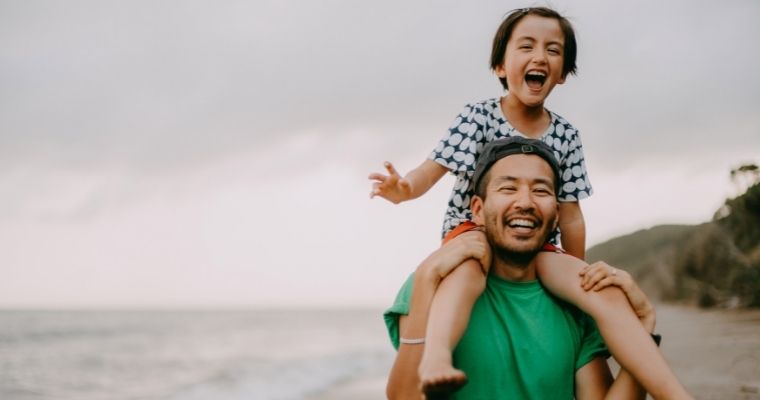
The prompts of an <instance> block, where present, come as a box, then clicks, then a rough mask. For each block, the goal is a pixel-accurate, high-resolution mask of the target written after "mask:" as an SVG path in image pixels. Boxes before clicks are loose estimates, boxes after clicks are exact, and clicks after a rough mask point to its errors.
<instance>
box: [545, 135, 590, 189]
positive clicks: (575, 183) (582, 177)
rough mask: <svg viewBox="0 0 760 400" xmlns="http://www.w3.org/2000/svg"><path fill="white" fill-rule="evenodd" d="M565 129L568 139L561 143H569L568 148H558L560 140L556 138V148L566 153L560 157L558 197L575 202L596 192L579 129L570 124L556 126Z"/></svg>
mask: <svg viewBox="0 0 760 400" xmlns="http://www.w3.org/2000/svg"><path fill="white" fill-rule="evenodd" d="M555 129H557V130H563V132H562V134H564V136H565V137H566V141H565V142H564V143H563V144H562V145H561V146H565V145H567V150H566V151H565V149H562V148H561V147H560V148H559V149H557V144H558V143H559V141H557V140H555V146H554V148H555V150H557V151H559V152H561V153H562V154H564V158H561V159H560V174H561V175H562V176H561V182H560V190H559V194H558V196H557V198H558V199H559V201H561V202H574V201H578V200H582V199H585V198H586V197H589V196H591V195H592V194H593V193H594V190H593V188H592V187H591V181H589V179H588V173H587V172H586V158H585V156H584V155H583V144H582V143H581V137H580V135H579V134H578V131H577V130H576V129H575V128H574V127H573V126H572V125H570V124H559V125H557V127H556V128H555Z"/></svg>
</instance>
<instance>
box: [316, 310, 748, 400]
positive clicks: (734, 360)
mask: <svg viewBox="0 0 760 400" xmlns="http://www.w3.org/2000/svg"><path fill="white" fill-rule="evenodd" d="M657 310H658V311H657V331H658V332H659V333H660V334H661V335H662V337H663V341H662V347H661V348H662V351H663V353H664V355H665V358H666V359H667V360H668V363H669V364H670V366H671V368H672V369H673V370H674V372H675V373H676V375H677V376H678V378H679V379H680V380H681V382H683V383H684V385H685V386H686V388H687V389H688V390H689V392H690V393H691V394H692V395H693V396H694V398H696V399H699V400H760V310H700V309H696V308H692V307H684V306H672V305H658V306H657ZM384 391H385V376H382V375H377V374H376V375H368V376H363V377H360V378H357V379H354V380H352V381H348V382H343V383H341V384H339V385H335V386H333V387H331V388H330V390H329V391H327V392H324V393H321V394H320V395H319V396H317V397H315V398H314V400H348V399H354V400H381V399H385V395H384Z"/></svg>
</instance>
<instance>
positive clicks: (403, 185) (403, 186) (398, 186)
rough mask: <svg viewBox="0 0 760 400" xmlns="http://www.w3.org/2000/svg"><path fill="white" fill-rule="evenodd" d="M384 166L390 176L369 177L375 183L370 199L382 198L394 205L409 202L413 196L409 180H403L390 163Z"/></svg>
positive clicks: (373, 175) (372, 175)
mask: <svg viewBox="0 0 760 400" xmlns="http://www.w3.org/2000/svg"><path fill="white" fill-rule="evenodd" d="M384 165H385V169H386V170H388V175H383V174H379V173H372V174H370V175H369V179H370V180H373V181H375V182H374V183H373V184H372V191H371V192H370V194H369V197H370V198H373V197H375V196H380V197H382V198H384V199H386V200H388V201H390V202H391V203H393V204H398V203H401V202H402V201H405V200H409V199H410V198H411V196H412V185H411V184H410V183H409V180H407V179H405V178H402V177H401V175H399V173H398V172H397V171H396V169H395V168H393V164H391V163H390V162H388V161H386V162H385V164H384Z"/></svg>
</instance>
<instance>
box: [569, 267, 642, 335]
mask: <svg viewBox="0 0 760 400" xmlns="http://www.w3.org/2000/svg"><path fill="white" fill-rule="evenodd" d="M578 275H580V276H581V287H582V288H583V290H594V291H600V290H602V289H604V288H606V287H607V286H617V287H619V288H620V289H621V290H622V291H623V293H625V295H626V297H628V302H629V303H630V304H631V307H633V310H634V312H636V315H638V317H639V318H640V319H641V320H642V322H644V324H645V326H646V325H651V328H649V329H650V330H651V329H653V328H654V318H655V316H654V307H653V306H652V303H650V302H649V298H648V297H647V295H646V294H644V292H643V291H642V290H641V288H640V287H639V285H637V284H636V282H635V281H634V280H633V278H632V277H631V274H629V273H628V272H626V271H624V270H622V269H618V268H615V267H613V266H611V265H609V264H607V263H605V262H603V261H599V262H595V263H593V264H591V265H587V266H585V267H584V268H583V269H582V270H580V272H578Z"/></svg>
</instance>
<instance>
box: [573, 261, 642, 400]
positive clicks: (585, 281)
mask: <svg viewBox="0 0 760 400" xmlns="http://www.w3.org/2000/svg"><path fill="white" fill-rule="evenodd" d="M578 274H579V275H580V276H581V287H582V288H583V289H584V290H586V291H588V290H593V291H596V292H598V291H600V290H602V289H604V288H605V287H608V286H617V287H619V288H620V289H622V290H623V292H624V293H625V295H626V297H627V298H628V303H630V304H631V307H633V311H634V312H635V313H636V315H637V316H638V317H639V321H641V325H642V326H643V327H644V329H646V331H647V332H649V333H652V332H654V326H655V311H654V307H653V306H652V303H650V302H649V298H648V297H647V296H646V294H645V293H644V292H643V291H642V290H641V288H639V286H638V285H637V284H636V282H635V281H634V280H633V278H632V277H631V275H630V274H629V273H628V272H626V271H623V270H620V269H617V268H614V267H612V266H610V265H608V264H606V263H604V262H597V263H594V264H592V265H587V266H585V267H583V269H581V270H580V272H579V273H578ZM602 376H606V379H611V376H610V375H602ZM579 377H580V378H581V379H583V378H582V377H581V376H580V374H579ZM587 380H588V378H587ZM579 386H580V385H579ZM589 386H591V387H592V388H593V387H594V386H595V387H596V388H599V387H605V386H606V387H608V390H607V391H606V393H605V394H604V398H606V399H640V400H643V399H644V398H645V397H646V391H645V390H644V388H643V387H642V386H641V385H640V384H639V383H638V382H637V381H636V379H635V378H634V377H633V375H631V373H630V372H628V371H627V370H626V369H625V368H621V369H620V372H619V373H618V376H617V378H616V379H615V381H614V382H613V383H612V384H611V385H610V382H609V380H608V381H607V382H603V383H602V384H596V385H586V387H589ZM584 397H585V396H581V395H579V396H578V399H582V398H584ZM589 397H591V398H593V396H589Z"/></svg>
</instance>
